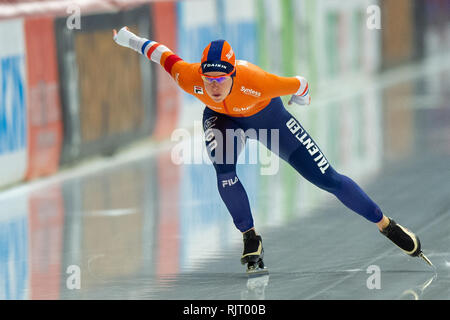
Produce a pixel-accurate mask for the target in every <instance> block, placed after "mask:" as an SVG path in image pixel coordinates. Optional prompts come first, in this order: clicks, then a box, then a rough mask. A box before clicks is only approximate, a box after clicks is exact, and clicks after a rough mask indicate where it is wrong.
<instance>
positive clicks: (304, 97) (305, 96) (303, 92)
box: [288, 76, 311, 106]
mask: <svg viewBox="0 0 450 320" xmlns="http://www.w3.org/2000/svg"><path fill="white" fill-rule="evenodd" d="M296 78H297V79H298V80H299V81H300V88H298V90H297V92H296V93H295V94H293V95H292V97H291V99H290V100H289V102H288V105H291V104H292V102H294V103H296V104H299V105H301V106H304V105H309V104H310V103H311V96H310V95H309V84H308V80H306V79H305V78H304V77H301V76H296Z"/></svg>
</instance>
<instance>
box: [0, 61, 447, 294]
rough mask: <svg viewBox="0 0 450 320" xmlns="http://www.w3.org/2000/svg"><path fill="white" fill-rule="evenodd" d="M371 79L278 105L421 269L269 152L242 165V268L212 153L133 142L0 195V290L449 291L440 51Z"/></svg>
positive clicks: (444, 102)
mask: <svg viewBox="0 0 450 320" xmlns="http://www.w3.org/2000/svg"><path fill="white" fill-rule="evenodd" d="M385 79H387V80H386V81H378V80H377V81H376V82H371V83H372V87H365V86H361V87H360V88H356V89H355V91H354V92H351V94H350V95H345V94H344V95H342V96H336V98H335V99H333V100H329V101H327V100H326V99H325V98H324V99H320V98H319V99H318V100H316V101H318V102H317V104H316V105H315V104H314V102H313V103H312V105H311V106H310V107H308V108H309V109H305V108H303V109H302V108H301V107H299V106H296V107H293V109H292V110H295V112H296V113H295V115H296V117H297V118H298V119H299V120H300V121H301V122H302V124H303V125H304V127H305V128H306V129H307V130H309V131H310V134H311V136H312V137H313V138H314V139H315V140H316V142H317V143H318V145H319V146H320V147H321V149H322V150H323V151H324V153H325V155H326V156H327V158H328V159H329V160H330V163H331V165H332V166H334V167H335V168H336V169H337V170H338V171H339V172H341V173H344V174H346V175H348V176H349V177H351V178H353V179H354V180H355V181H356V182H358V184H359V185H360V186H361V187H362V188H363V189H364V190H365V191H366V192H367V193H368V194H369V196H370V197H371V198H372V199H373V200H374V201H375V202H376V203H377V204H378V205H379V206H380V207H381V209H382V210H383V211H384V213H385V214H386V215H388V216H390V217H393V218H394V219H395V220H396V221H397V222H398V223H400V224H402V225H404V226H406V227H408V228H409V229H411V230H412V231H414V232H415V233H416V234H417V235H418V236H419V237H420V240H421V242H422V248H423V250H424V252H425V254H426V255H427V256H428V257H429V258H430V260H431V261H432V262H433V263H434V265H435V267H436V270H433V269H432V268H430V267H429V266H428V265H426V264H425V262H424V261H422V260H421V259H419V258H411V257H409V256H407V255H405V254H404V253H403V252H401V250H400V249H398V248H397V247H395V246H394V245H393V244H392V243H391V242H390V241H388V240H387V239H386V238H385V237H383V236H382V235H381V234H380V233H379V232H378V231H377V229H376V226H374V225H372V224H371V223H369V222H367V221H366V220H365V219H363V218H361V217H360V216H358V215H357V214H355V213H353V212H352V211H350V210H349V209H347V208H346V207H344V206H343V205H342V204H341V203H340V202H339V201H338V200H337V199H335V198H333V197H331V196H329V195H328V194H326V193H325V192H324V191H322V190H320V189H318V188H316V187H313V186H311V185H309V184H308V183H307V182H306V181H305V180H304V179H303V178H302V177H301V176H299V175H297V174H296V172H295V171H294V170H292V169H290V168H289V167H286V165H285V164H283V163H280V170H279V171H278V173H277V174H276V175H272V176H262V175H261V174H260V170H259V165H258V164H242V165H241V166H239V167H238V174H239V176H240V179H241V181H242V183H243V185H244V187H245V188H246V190H247V192H248V194H249V198H250V203H251V206H252V208H253V211H254V213H253V214H254V219H255V225H256V228H257V231H258V233H260V234H261V235H262V237H263V243H264V249H265V263H266V265H267V267H268V268H269V271H270V272H269V275H268V276H264V277H257V278H252V279H249V278H248V277H247V275H246V273H245V266H242V265H241V264H240V262H239V259H240V255H241V252H242V238H241V235H240V233H239V232H238V231H237V229H235V228H234V226H233V224H232V220H231V217H230V216H229V214H228V212H227V210H226V208H225V206H224V205H223V203H222V201H221V199H220V197H219V194H218V192H217V189H216V178H215V174H214V170H213V167H212V166H211V165H210V164H207V163H204V164H186V163H185V164H182V165H176V164H174V163H173V161H172V158H171V150H172V149H171V146H167V145H164V146H162V147H161V146H159V147H158V148H156V149H151V150H150V149H148V148H145V147H142V146H139V147H137V149H132V150H128V151H126V152H124V153H122V154H119V155H117V156H116V158H113V159H108V158H105V159H96V160H94V161H91V162H89V163H86V164H82V165H80V166H78V167H76V168H71V169H67V170H65V171H62V172H61V173H59V174H58V175H56V176H53V177H51V178H46V179H41V180H38V181H34V182H31V183H28V184H24V185H18V186H15V187H13V188H12V189H9V190H5V191H2V192H1V193H0V206H1V207H2V211H3V214H2V215H1V216H0V248H1V253H0V295H1V296H0V299H177V300H178V299H186V300H190V299H194V300H196V299H233V300H240V299H450V103H449V101H450V68H449V63H448V60H445V59H444V60H442V61H440V62H439V63H436V62H433V63H432V64H431V67H428V66H427V61H425V62H424V64H423V65H420V66H415V67H413V68H410V69H404V70H403V71H402V72H401V73H398V74H389V75H387V76H385ZM381 80H383V79H381ZM373 83H377V85H376V86H374V85H373ZM313 101H314V96H313ZM308 113H310V114H309V115H308ZM199 120H200V119H199ZM332 135H338V136H337V137H338V138H337V139H334V140H333V141H339V143H331V142H330V141H331V139H330V136H332ZM374 270H375V271H374ZM377 271H379V273H377ZM375 276H379V277H378V278H374V277H375ZM377 281H378V282H377Z"/></svg>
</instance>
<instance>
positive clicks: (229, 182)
mask: <svg viewBox="0 0 450 320" xmlns="http://www.w3.org/2000/svg"><path fill="white" fill-rule="evenodd" d="M238 181H239V179H238V177H237V176H235V177H234V179H227V180H222V187H223V188H225V187H226V186H229V187H231V186H232V185H234V184H236V182H238Z"/></svg>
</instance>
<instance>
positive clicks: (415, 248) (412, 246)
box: [380, 218, 433, 266]
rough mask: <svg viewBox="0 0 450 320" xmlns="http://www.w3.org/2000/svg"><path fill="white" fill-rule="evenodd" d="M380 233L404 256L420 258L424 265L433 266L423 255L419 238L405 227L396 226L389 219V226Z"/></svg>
mask: <svg viewBox="0 0 450 320" xmlns="http://www.w3.org/2000/svg"><path fill="white" fill-rule="evenodd" d="M380 232H381V233H382V234H383V235H385V236H386V237H387V238H388V239H389V240H391V241H392V242H393V243H395V244H396V245H397V246H398V247H399V248H400V249H402V250H403V252H405V253H406V254H408V255H410V256H411V257H421V258H422V259H423V260H425V262H426V263H428V264H429V265H430V266H433V264H432V263H431V261H430V260H429V259H428V258H427V257H426V256H425V255H424V254H423V252H422V250H421V246H420V240H419V238H418V237H417V236H416V235H415V234H414V233H412V232H411V231H409V230H408V229H406V228H405V227H403V226H401V225H399V224H397V223H396V222H395V221H394V220H392V219H391V218H389V224H388V225H387V227H385V228H384V229H383V231H380Z"/></svg>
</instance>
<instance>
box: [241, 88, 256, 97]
mask: <svg viewBox="0 0 450 320" xmlns="http://www.w3.org/2000/svg"><path fill="white" fill-rule="evenodd" d="M241 92H242V93H243V94H247V95H249V96H254V97H260V96H261V92H259V91H256V90H253V89H250V88H246V87H244V86H241Z"/></svg>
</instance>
